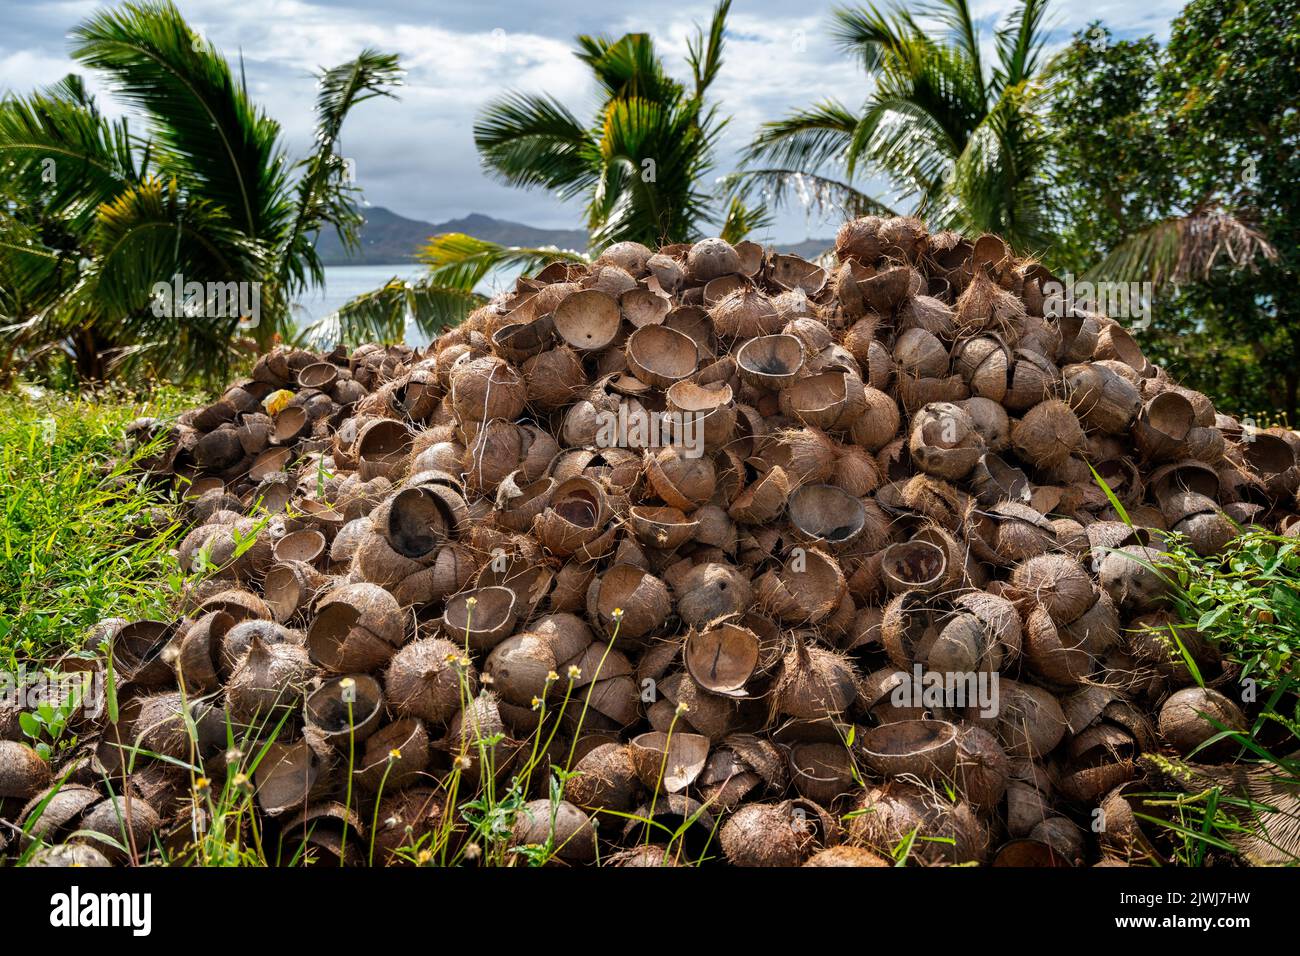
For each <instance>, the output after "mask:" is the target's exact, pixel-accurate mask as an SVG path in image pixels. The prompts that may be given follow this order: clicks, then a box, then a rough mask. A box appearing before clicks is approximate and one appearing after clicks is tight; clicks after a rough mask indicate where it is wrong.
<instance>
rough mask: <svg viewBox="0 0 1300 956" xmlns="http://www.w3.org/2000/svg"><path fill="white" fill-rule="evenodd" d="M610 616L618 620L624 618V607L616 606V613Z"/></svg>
mask: <svg viewBox="0 0 1300 956" xmlns="http://www.w3.org/2000/svg"><path fill="white" fill-rule="evenodd" d="M610 617H612V618H613V619H614V620H616V621H621V620H623V609H622V608H621V607H616V608H614V613H613V614H611V615H610Z"/></svg>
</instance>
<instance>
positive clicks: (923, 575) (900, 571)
mask: <svg viewBox="0 0 1300 956" xmlns="http://www.w3.org/2000/svg"><path fill="white" fill-rule="evenodd" d="M881 573H882V575H883V577H884V582H885V587H886V588H887V589H888V590H889V591H890V593H891V594H902V593H904V592H906V591H918V592H920V593H930V592H933V591H937V590H939V589H940V588H941V587H942V586H943V583H944V581H945V579H946V577H947V573H948V558H947V555H946V554H945V553H944V551H943V549H942V548H939V547H937V546H935V545H933V544H930V543H928V542H924V541H903V542H899V543H896V544H891V545H890V546H889V547H888V548H886V549H885V553H884V554H883V555H882V557H881Z"/></svg>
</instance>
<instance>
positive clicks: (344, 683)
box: [339, 677, 357, 690]
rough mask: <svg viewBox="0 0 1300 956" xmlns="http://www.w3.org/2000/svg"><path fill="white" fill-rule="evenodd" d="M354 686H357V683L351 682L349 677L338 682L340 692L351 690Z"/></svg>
mask: <svg viewBox="0 0 1300 956" xmlns="http://www.w3.org/2000/svg"><path fill="white" fill-rule="evenodd" d="M356 686H357V682H356V681H355V680H353V679H352V678H351V677H345V678H343V679H342V680H341V681H339V689H340V690H350V689H351V688H353V687H356Z"/></svg>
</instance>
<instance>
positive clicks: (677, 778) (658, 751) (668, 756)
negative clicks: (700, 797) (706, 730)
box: [628, 731, 709, 793]
mask: <svg viewBox="0 0 1300 956" xmlns="http://www.w3.org/2000/svg"><path fill="white" fill-rule="evenodd" d="M628 750H629V754H630V756H631V758H632V765H633V767H634V768H635V770H636V774H637V777H638V778H639V779H640V781H641V783H642V785H643V786H645V787H646V789H648V790H650V791H653V792H658V793H680V792H682V791H683V790H685V789H686V788H687V787H689V786H690V785H691V783H692V782H694V780H695V779H696V778H697V777H698V776H699V775H700V772H701V771H702V770H703V769H704V764H705V762H706V761H707V759H708V755H709V738H707V737H703V736H700V735H699V734H690V733H681V732H677V733H672V734H667V733H659V732H657V731H654V732H651V733H648V734H641V735H640V736H638V737H635V738H634V739H633V740H632V742H631V743H630V744H629V745H628Z"/></svg>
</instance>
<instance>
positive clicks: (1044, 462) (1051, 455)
mask: <svg viewBox="0 0 1300 956" xmlns="http://www.w3.org/2000/svg"><path fill="white" fill-rule="evenodd" d="M1011 443H1012V445H1013V446H1014V447H1015V449H1016V452H1017V454H1018V455H1019V456H1020V458H1021V460H1022V461H1024V462H1026V463H1027V464H1030V465H1032V466H1034V467H1035V468H1054V467H1057V466H1059V465H1061V464H1063V463H1064V462H1065V461H1067V460H1068V459H1069V457H1070V455H1071V454H1073V453H1074V452H1076V451H1078V450H1079V449H1080V448H1082V447H1083V445H1084V435H1083V428H1082V427H1081V426H1080V425H1079V419H1078V417H1077V416H1076V415H1075V414H1074V412H1073V411H1071V409H1070V406H1068V405H1066V404H1065V403H1064V402H1062V401H1059V400H1057V399H1049V400H1047V401H1045V402H1040V403H1039V404H1037V405H1035V406H1034V407H1033V408H1031V409H1029V411H1027V412H1025V415H1024V417H1023V418H1021V419H1020V421H1018V422H1017V423H1016V424H1015V426H1014V427H1013V428H1012V429H1011Z"/></svg>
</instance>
